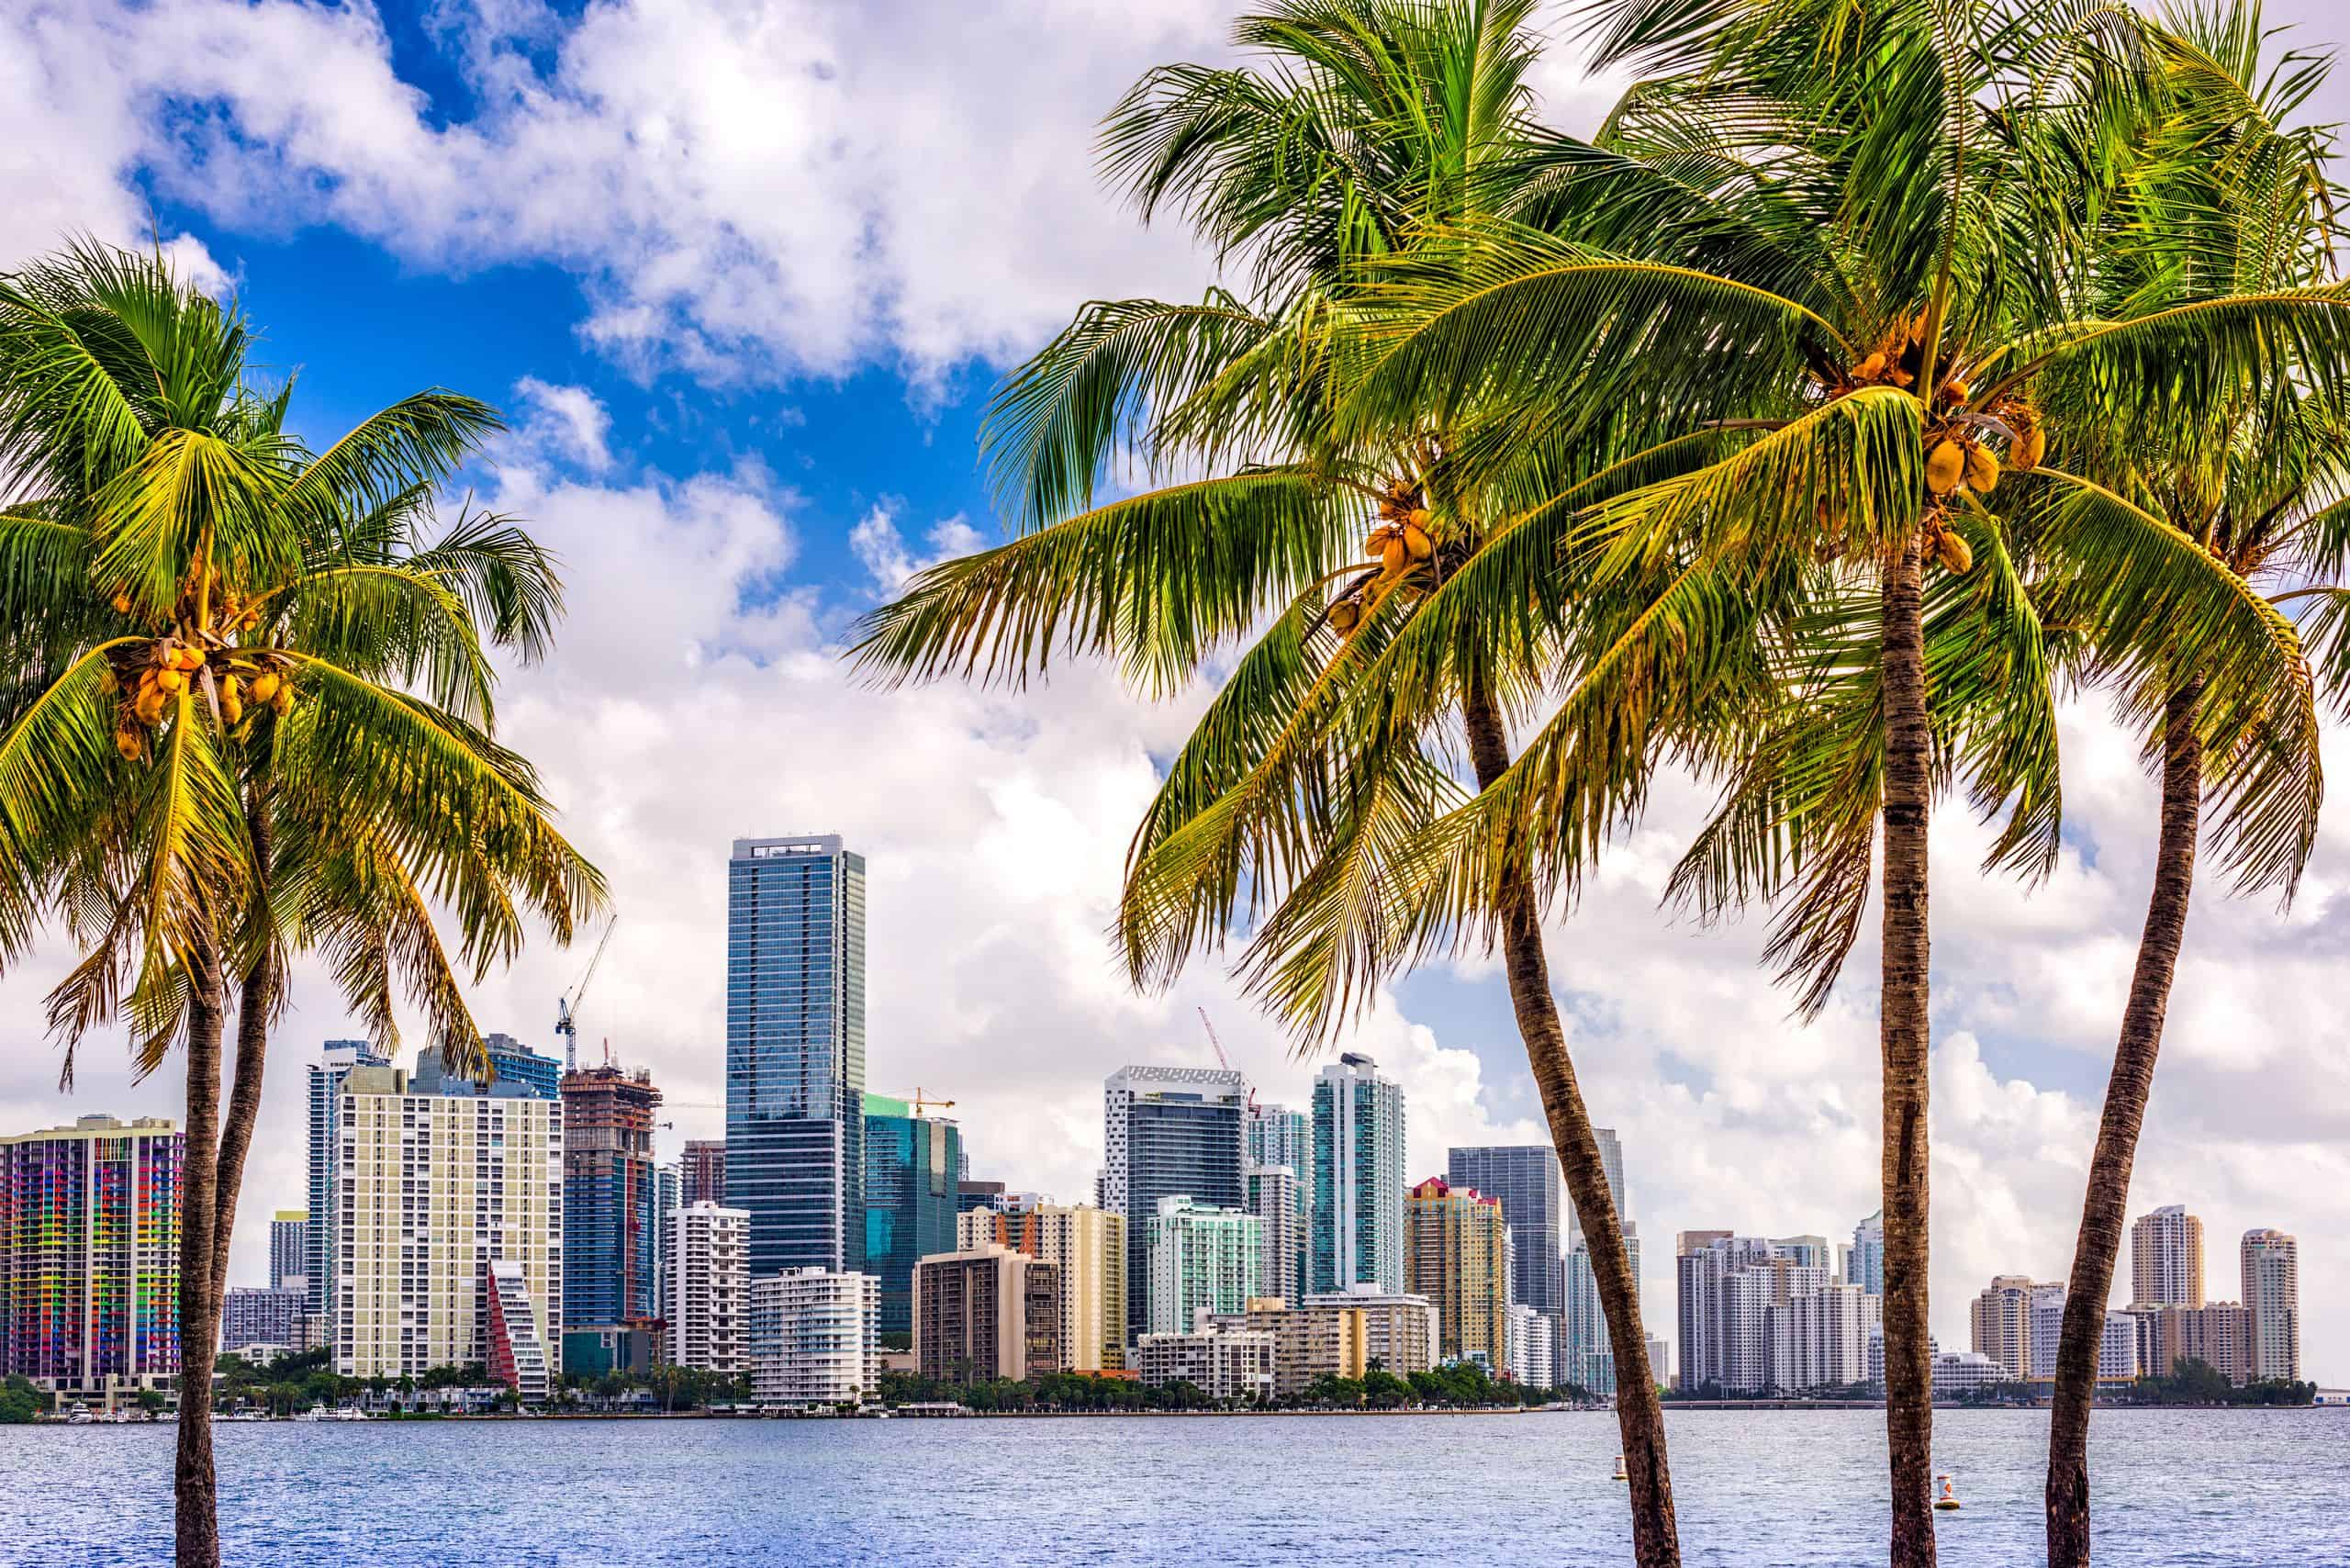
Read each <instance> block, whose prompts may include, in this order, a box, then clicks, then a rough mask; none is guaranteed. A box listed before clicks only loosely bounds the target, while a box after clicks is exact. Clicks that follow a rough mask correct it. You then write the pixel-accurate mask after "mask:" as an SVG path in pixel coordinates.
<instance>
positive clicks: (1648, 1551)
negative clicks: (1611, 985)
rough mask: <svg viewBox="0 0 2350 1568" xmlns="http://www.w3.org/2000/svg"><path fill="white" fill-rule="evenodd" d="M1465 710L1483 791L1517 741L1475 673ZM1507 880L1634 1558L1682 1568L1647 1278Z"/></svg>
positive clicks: (1534, 933)
mask: <svg viewBox="0 0 2350 1568" xmlns="http://www.w3.org/2000/svg"><path fill="white" fill-rule="evenodd" d="M1461 714H1462V719H1463V721H1464V726H1465V728H1466V729H1467V731H1468V734H1469V755H1470V760H1471V762H1472V765H1473V766H1474V767H1475V768H1476V772H1477V785H1478V788H1480V789H1485V788H1488V787H1490V786H1491V785H1492V784H1493V782H1494V780H1495V779H1496V778H1500V777H1501V776H1502V775H1503V774H1504V773H1505V772H1506V771H1507V770H1508V768H1509V738H1508V735H1507V734H1506V733H1505V730H1504V729H1503V726H1502V716H1501V710H1500V708H1499V707H1498V706H1497V705H1496V704H1495V702H1494V699H1493V696H1492V693H1491V692H1490V691H1488V690H1487V689H1486V688H1485V685H1484V682H1483V680H1482V679H1481V678H1478V677H1476V676H1474V675H1473V674H1472V677H1471V678H1470V680H1469V682H1468V685H1467V687H1466V689H1465V690H1464V693H1463V697H1462V702H1461ZM1504 875H1505V879H1506V880H1505V886H1504V889H1503V890H1502V900H1501V902H1502V951H1503V963H1504V968H1505V969H1506V970H1507V972H1508V975H1509V998H1510V1004H1511V1006H1512V1007H1513V1008H1515V1009H1516V1014H1517V1030H1518V1034H1519V1035H1520V1036H1523V1037H1524V1039H1525V1041H1526V1058H1527V1063H1528V1065H1529V1066H1531V1067H1532V1069H1533V1070H1534V1084H1535V1087H1536V1088H1537V1089H1539V1091H1540V1092H1541V1094H1542V1110H1543V1114H1544V1115H1545V1116H1546V1117H1548V1119H1549V1121H1550V1142H1551V1144H1552V1146H1553V1147H1555V1148H1557V1149H1558V1151H1559V1166H1560V1169H1561V1171H1562V1172H1563V1173H1564V1174H1565V1177H1566V1183H1567V1195H1568V1196H1569V1197H1570V1198H1572V1199H1573V1200H1574V1205H1575V1214H1576V1215H1577V1217H1578V1218H1580V1219H1581V1220H1582V1222H1583V1239H1584V1240H1585V1242H1587V1243H1588V1244H1589V1246H1590V1249H1591V1273H1592V1282H1593V1283H1594V1284H1595V1285H1596V1286H1597V1287H1598V1293H1599V1305H1600V1310H1601V1311H1602V1312H1603V1313H1604V1314H1605V1315H1606V1318H1607V1338H1608V1341H1609V1343H1610V1345H1611V1346H1612V1347H1613V1349H1614V1350H1615V1353H1616V1422H1617V1427H1618V1428H1620V1430H1621V1432H1622V1435H1623V1443H1624V1471H1625V1474H1626V1475H1627V1477H1628V1479H1629V1481H1630V1484H1631V1503H1632V1561H1633V1562H1635V1563H1636V1564H1638V1568H1678V1564H1679V1563H1680V1562H1681V1537H1680V1530H1679V1527H1678V1526H1677V1524H1676V1523H1675V1521H1674V1518H1673V1475H1672V1471H1671V1469H1670V1467H1669V1466H1668V1464H1667V1462H1666V1459H1665V1451H1664V1407H1663V1405H1662V1403H1661V1402H1660V1401H1659V1399H1658V1398H1657V1392H1656V1378H1655V1374H1654V1372H1652V1370H1651V1368H1650V1366H1649V1347H1648V1338H1647V1335H1646V1334H1645V1333H1644V1332H1643V1330H1642V1328H1641V1326H1640V1294H1639V1282H1638V1281H1637V1280H1635V1279H1634V1278H1633V1277H1632V1267H1631V1262H1630V1260H1629V1259H1628V1257H1627V1256H1626V1253H1625V1250H1624V1227H1623V1225H1622V1223H1621V1222H1620V1220H1619V1219H1618V1218H1617V1213H1616V1198H1615V1194H1614V1193H1611V1192H1609V1191H1608V1187H1607V1169H1606V1166H1605V1165H1603V1164H1602V1163H1601V1162H1600V1157H1599V1139H1598V1137H1596V1135H1595V1134H1594V1133H1593V1131H1592V1126H1591V1113H1590V1112H1589V1111H1588V1110H1587V1109H1585V1108H1584V1105H1583V1090H1582V1089H1581V1088H1580V1087H1579V1086H1578V1085H1577V1084H1576V1082H1575V1069H1574V1063H1573V1061H1572V1059H1570V1058H1569V1057H1568V1055H1567V1036H1566V1031H1565V1030H1563V1029H1562V1028H1561V1027H1560V1025H1559V1008H1558V1003H1557V1002H1556V1001H1555V1000H1553V999H1552V997H1551V995H1550V963H1549V961H1548V959H1546V958H1544V956H1543V953H1542V929H1541V924H1540V920H1539V914H1538V912H1537V910H1536V906H1535V898H1534V888H1533V882H1532V879H1530V878H1529V877H1528V876H1527V874H1526V872H1525V871H1524V869H1523V868H1514V869H1512V870H1509V871H1505V873H1504Z"/></svg>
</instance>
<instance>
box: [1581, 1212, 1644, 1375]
mask: <svg viewBox="0 0 2350 1568" xmlns="http://www.w3.org/2000/svg"><path fill="white" fill-rule="evenodd" d="M1623 1226H1624V1261H1625V1263H1626V1264H1627V1265H1628V1267H1629V1268H1630V1269H1631V1271H1632V1290H1633V1293H1634V1294H1635V1295H1636V1296H1637V1295H1638V1294H1639V1286H1640V1226H1639V1221H1637V1220H1629V1219H1628V1220H1625V1221H1624V1222H1623ZM1563 1355H1564V1360H1565V1363H1566V1364H1565V1374H1566V1375H1565V1381H1566V1382H1569V1383H1575V1384H1578V1385H1580V1386H1581V1387H1583V1388H1586V1389H1588V1390H1590V1391H1591V1392H1592V1393H1594V1394H1613V1393H1615V1392H1616V1343H1615V1340H1614V1339H1612V1338H1609V1336H1608V1332H1607V1314H1606V1312H1605V1311H1604V1310H1603V1309H1602V1308H1601V1306H1600V1302H1599V1281H1598V1279H1597V1277H1596V1276H1595V1275H1594V1274H1593V1272H1592V1268H1591V1244H1590V1242H1589V1241H1588V1240H1587V1239H1585V1238H1584V1237H1583V1235H1582V1234H1581V1233H1580V1232H1578V1233H1577V1235H1576V1237H1575V1244H1574V1248H1573V1249H1572V1250H1571V1251H1570V1252H1569V1253H1568V1254H1567V1342H1566V1346H1565V1349H1564V1351H1563ZM1649 1371H1650V1372H1651V1375H1656V1376H1661V1375H1662V1373H1659V1372H1657V1370H1656V1369H1655V1368H1654V1367H1651V1368H1650V1369H1649Z"/></svg>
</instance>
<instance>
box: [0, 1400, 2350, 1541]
mask: <svg viewBox="0 0 2350 1568" xmlns="http://www.w3.org/2000/svg"><path fill="white" fill-rule="evenodd" d="M1882 1420H1883V1418H1882V1417H1881V1416H1879V1415H1878V1414H1877V1413H1875V1412H1874V1411H1833V1412H1807V1413H1800V1414H1796V1413H1785V1414H1782V1413H1777V1412H1749V1411H1684V1412H1680V1413H1677V1414H1675V1415H1673V1417H1670V1422H1671V1435H1670V1442H1671V1447H1672V1458H1673V1476H1674V1484H1675V1488H1676V1491H1677V1494H1678V1496H1679V1501H1680V1507H1681V1533H1682V1542H1683V1546H1684V1556H1685V1558H1686V1560H1687V1561H1688V1562H1691V1563H1693V1564H1695V1563H1708V1564H1736V1565H1739V1568H1745V1565H1748V1564H1787V1565H1806V1568H1809V1565H1815V1564H1846V1563H1865V1562H1882V1561H1884V1551H1883V1547H1882V1544H1881V1543H1882V1541H1883V1539H1884V1532H1885V1516H1886V1478H1885V1467H1884V1462H1883V1460H1882V1458H1881V1457H1880V1455H1881V1453H1882V1445H1881V1435H1882V1430H1883V1427H1882ZM1934 1429H1935V1446H1936V1454H1935V1460H1936V1467H1937V1468H1938V1469H1942V1470H1948V1471H1951V1472H1953V1473H1954V1474H1955V1475H1956V1476H1957V1478H1958V1485H1959V1495H1960V1496H1961V1497H1962V1498H1963V1499H1964V1503H1965V1506H1964V1509H1963V1510H1961V1511H1960V1512H1958V1513H1956V1514H1946V1515H1942V1516H1941V1525H1940V1529H1941V1539H1942V1562H1944V1563H1945V1564H1953V1565H1975V1564H1980V1565H1984V1568H1990V1565H1995V1564H1996V1565H1998V1568H2008V1565H2010V1564H2016V1563H2025V1562H2035V1561H2039V1560H2041V1540H2042V1536H2041V1522H2040V1513H2039V1499H2040V1484H2041V1455H2042V1443H2043V1442H2044V1440H2045V1437H2046V1431H2047V1418H2046V1417H2045V1416H2044V1415H2043V1414H2041V1413H2038V1412H1989V1411H1985V1412H1973V1411H1942V1412H1939V1413H1937V1415H1936V1416H1935V1418H1934ZM218 1439H219V1455H220V1492H221V1499H222V1520H223V1530H224V1532H225V1534H226V1536H227V1538H228V1547H229V1561H230V1562H232V1563H241V1564H259V1563H278V1562H302V1563H305V1564H377V1563H396V1564H402V1565H409V1564H416V1565H422V1564H435V1565H437V1564H442V1563H461V1562H462V1563H530V1564H558V1563H559V1564H566V1565H568V1564H602V1563H618V1562H625V1563H647V1564H659V1565H662V1568H670V1565H677V1568H684V1565H687V1564H694V1565H699V1564H722V1563H723V1564H733V1563H754V1562H756V1563H768V1562H774V1563H793V1564H831V1563H982V1564H990V1565H1013V1564H1029V1563H1129V1562H1135V1563H1158V1562H1169V1563H1185V1564H1210V1563H1218V1564H1220V1563H1280V1564H1283V1565H1303V1564H1324V1563H1369V1562H1382V1563H1384V1562H1476V1563H1521V1562H1527V1563H1531V1562H1539V1563H1546V1564H1564V1565H1569V1568H1573V1565H1579V1564H1584V1563H1612V1562H1621V1561H1624V1560H1625V1559H1626V1557H1627V1555H1628V1540H1629V1533H1630V1532H1629V1529H1628V1525H1627V1523H1626V1521H1625V1508H1624V1500H1623V1499H1624V1494H1623V1489H1622V1488H1621V1487H1620V1486H1619V1485H1617V1484H1616V1483H1614V1482H1612V1481H1611V1480H1610V1479H1609V1471H1610V1469H1611V1467H1612V1464H1613V1462H1614V1458H1615V1454H1616V1449H1617V1440H1616V1424H1615V1419H1614V1417H1612V1416H1608V1415H1606V1414H1601V1413H1591V1414H1564V1413H1561V1414H1536V1415H1527V1416H1412V1417H1193V1418H1181V1419H1177V1418H1148V1419H1137V1418H1111V1419H1102V1418H1072V1419H1050V1420H1048V1419H1022V1420H969V1421H912V1420H897V1421H856V1422H817V1421H759V1422H750V1421H658V1422H655V1421H648V1422H634V1423H622V1422H591V1421H532V1422H518V1423H510V1424H509V1423H498V1424H492V1423H485V1422H442V1423H414V1424H393V1423H385V1422H370V1423H367V1424H364V1425H349V1426H332V1425H315V1426H312V1425H300V1424H290V1425H289V1424H271V1425H252V1426H229V1427H223V1428H219V1429H218ZM171 1442H172V1434H171V1429H170V1428H163V1427H155V1428H140V1427H116V1428H106V1427H81V1428H61V1427H0V1562H12V1563H13V1562H27V1563H42V1564H80V1563H100V1562H105V1563H116V1562H158V1561H161V1560H162V1559H163V1557H164V1556H165V1555H166V1554H167V1551H168V1547H169V1540H170V1526H171V1509H170V1485H169V1478H170V1463H171ZM2093 1475H2094V1480H2095V1484H2096V1485H2097V1487H2098V1513H2099V1519H2100V1526H2101V1528H2100V1529H2099V1536H2098V1547H2097V1560H2098V1564H2099V1568H2146V1565H2152V1564H2165V1565H2172V1564H2206V1563H2230V1564H2238V1563H2241V1564H2263V1565H2266V1564H2272V1563H2297V1564H2298V1563H2306V1564H2333V1563H2344V1564H2350V1413H2344V1412H2335V1411H2232V1412H2204V1411H2192V1412H2190V1411H2115V1412H2110V1413H2108V1414H2106V1415H2104V1416H2101V1417H2099V1418H2098V1426H2097V1430H2096V1447H2095V1450H2094V1471H2093Z"/></svg>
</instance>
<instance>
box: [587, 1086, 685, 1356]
mask: <svg viewBox="0 0 2350 1568" xmlns="http://www.w3.org/2000/svg"><path fill="white" fill-rule="evenodd" d="M660 1103H661V1092H660V1091H659V1090H658V1089H655V1087H654V1086H653V1078H652V1075H651V1074H650V1073H648V1072H646V1071H645V1070H643V1068H638V1069H636V1070H633V1071H632V1070H627V1069H624V1068H618V1067H610V1066H604V1067H583V1068H581V1069H579V1070H577V1071H576V1072H570V1073H566V1074H565V1075H564V1078H563V1265H564V1267H563V1321H564V1324H565V1327H585V1326H588V1325H590V1324H597V1325H613V1324H621V1323H626V1322H628V1321H629V1320H630V1319H631V1318H640V1317H651V1316H654V1314H655V1311H656V1310H657V1307H658V1304H659V1302H660V1299H661V1289H660V1285H659V1284H658V1282H657V1281H658V1277H659V1270H660V1263H661V1235H660V1229H659V1226H658V1223H657V1219H656V1215H655V1210H656V1209H657V1208H658V1206H659V1200H660V1189H659V1178H658V1177H657V1176H656V1175H655V1170H654V1165H653V1118H654V1114H655V1111H656V1110H657V1109H658V1107H659V1106H660ZM565 1370H566V1371H569V1370H572V1369H569V1368H566V1369H565Z"/></svg>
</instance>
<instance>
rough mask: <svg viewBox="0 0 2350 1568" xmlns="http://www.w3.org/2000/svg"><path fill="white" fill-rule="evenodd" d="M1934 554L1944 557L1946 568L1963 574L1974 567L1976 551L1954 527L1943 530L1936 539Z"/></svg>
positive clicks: (1943, 562) (1943, 564)
mask: <svg viewBox="0 0 2350 1568" xmlns="http://www.w3.org/2000/svg"><path fill="white" fill-rule="evenodd" d="M1934 554H1937V555H1939V556H1941V557H1942V566H1944V567H1945V568H1946V569H1948V570H1950V571H1953V572H1956V573H1959V574H1960V575H1961V576H1964V574H1965V573H1967V572H1969V571H1971V570H1973V569H1974V566H1975V552H1974V551H1973V550H1972V549H1971V548H1969V547H1968V545H1967V543H1966V541H1965V540H1964V539H1962V538H1961V537H1959V533H1958V531H1957V530H1956V529H1954V528H1945V529H1943V530H1942V535H1941V537H1939V538H1938V539H1936V540H1935V541H1934Z"/></svg>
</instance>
